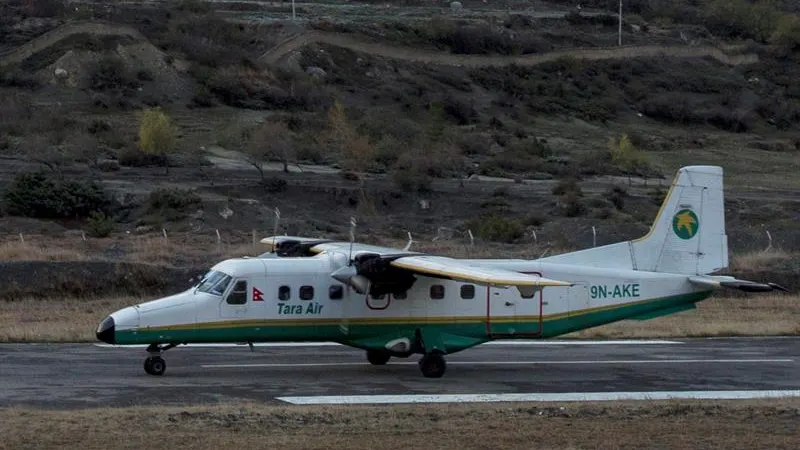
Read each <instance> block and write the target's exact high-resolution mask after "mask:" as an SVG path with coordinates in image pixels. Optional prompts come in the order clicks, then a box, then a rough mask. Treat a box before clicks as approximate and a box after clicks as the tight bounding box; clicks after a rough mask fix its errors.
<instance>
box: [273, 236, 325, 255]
mask: <svg viewBox="0 0 800 450" xmlns="http://www.w3.org/2000/svg"><path fill="white" fill-rule="evenodd" d="M325 242H331V240H330V239H316V238H308V237H300V236H269V237H265V238H264V239H261V243H262V244H267V245H269V246H270V250H269V252H268V253H266V254H264V255H260V257H266V256H272V257H275V256H282V257H285V256H311V255H310V254H309V253H311V254H313V253H316V252H311V251H310V249H311V248H313V247H314V246H315V245H319V244H322V243H325Z"/></svg>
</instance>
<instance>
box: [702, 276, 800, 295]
mask: <svg viewBox="0 0 800 450" xmlns="http://www.w3.org/2000/svg"><path fill="white" fill-rule="evenodd" d="M689 281H690V282H691V283H693V284H696V285H698V286H703V287H708V288H712V289H723V288H725V289H738V290H740V291H742V292H771V291H783V292H789V290H788V289H786V288H785V287H783V286H781V285H778V284H775V283H756V282H755V281H746V280H738V279H736V278H734V277H726V276H703V277H689Z"/></svg>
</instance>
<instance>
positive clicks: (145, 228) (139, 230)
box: [133, 225, 153, 234]
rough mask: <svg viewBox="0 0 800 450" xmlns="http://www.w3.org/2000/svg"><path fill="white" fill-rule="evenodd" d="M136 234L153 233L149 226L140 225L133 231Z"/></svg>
mask: <svg viewBox="0 0 800 450" xmlns="http://www.w3.org/2000/svg"><path fill="white" fill-rule="evenodd" d="M133 231H134V233H136V234H145V233H149V232H151V231H153V227H151V226H150V225H140V226H138V227H136V229H134V230H133Z"/></svg>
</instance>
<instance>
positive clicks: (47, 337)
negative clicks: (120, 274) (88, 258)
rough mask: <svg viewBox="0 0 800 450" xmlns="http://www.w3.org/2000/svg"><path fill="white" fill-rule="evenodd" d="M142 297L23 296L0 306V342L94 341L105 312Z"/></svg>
mask: <svg viewBox="0 0 800 450" xmlns="http://www.w3.org/2000/svg"><path fill="white" fill-rule="evenodd" d="M142 301H143V299H140V298H136V297H112V298H105V299H94V300H87V299H48V300H38V299H24V300H19V301H13V302H4V303H2V306H0V342H87V341H96V340H97V338H96V337H95V334H94V332H95V328H97V325H98V324H99V323H100V321H101V320H103V318H104V317H105V316H107V315H108V314H109V313H112V312H114V311H116V310H118V309H120V308H123V307H125V306H129V305H131V304H134V303H140V302H142Z"/></svg>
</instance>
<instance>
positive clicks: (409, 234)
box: [403, 231, 414, 252]
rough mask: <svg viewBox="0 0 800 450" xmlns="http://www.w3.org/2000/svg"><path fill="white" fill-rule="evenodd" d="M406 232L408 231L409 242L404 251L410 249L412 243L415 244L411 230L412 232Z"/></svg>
mask: <svg viewBox="0 0 800 450" xmlns="http://www.w3.org/2000/svg"><path fill="white" fill-rule="evenodd" d="M406 233H408V243H407V244H406V246H405V247H404V248H403V251H405V252H407V251H408V249H410V248H411V244H413V243H414V239H412V238H411V232H410V231H406Z"/></svg>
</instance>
